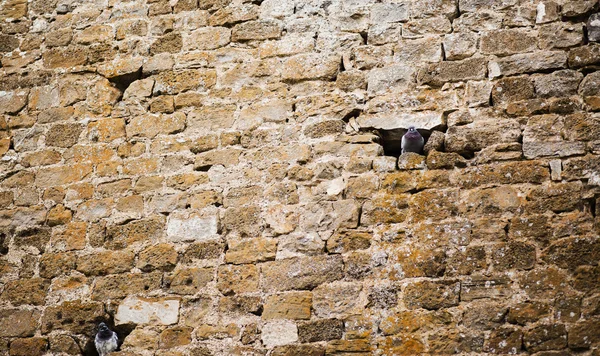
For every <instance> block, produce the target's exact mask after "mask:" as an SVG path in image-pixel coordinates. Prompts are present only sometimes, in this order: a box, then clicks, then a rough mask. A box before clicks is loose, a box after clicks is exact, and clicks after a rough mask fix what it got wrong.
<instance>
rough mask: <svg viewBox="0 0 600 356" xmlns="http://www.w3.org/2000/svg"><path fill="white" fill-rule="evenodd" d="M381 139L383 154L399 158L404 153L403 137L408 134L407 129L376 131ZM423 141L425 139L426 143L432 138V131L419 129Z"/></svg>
mask: <svg viewBox="0 0 600 356" xmlns="http://www.w3.org/2000/svg"><path fill="white" fill-rule="evenodd" d="M376 131H377V133H378V135H379V137H380V138H381V139H380V140H379V143H380V144H381V145H382V146H383V152H384V154H385V155H386V156H394V157H398V156H400V154H401V153H402V136H404V134H405V133H406V131H407V130H405V129H392V130H383V129H378V130H376ZM417 131H419V133H420V134H421V136H423V139H425V143H427V140H429V136H431V131H429V130H422V129H418V130H417Z"/></svg>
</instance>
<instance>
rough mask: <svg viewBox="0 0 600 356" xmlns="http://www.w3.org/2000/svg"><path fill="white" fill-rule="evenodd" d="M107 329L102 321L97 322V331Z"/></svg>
mask: <svg viewBox="0 0 600 356" xmlns="http://www.w3.org/2000/svg"><path fill="white" fill-rule="evenodd" d="M107 330H108V326H106V324H104V323H100V324H98V331H107Z"/></svg>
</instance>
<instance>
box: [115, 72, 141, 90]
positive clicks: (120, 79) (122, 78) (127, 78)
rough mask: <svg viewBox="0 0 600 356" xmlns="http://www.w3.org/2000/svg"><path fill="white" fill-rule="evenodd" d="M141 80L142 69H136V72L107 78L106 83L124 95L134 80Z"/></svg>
mask: <svg viewBox="0 0 600 356" xmlns="http://www.w3.org/2000/svg"><path fill="white" fill-rule="evenodd" d="M139 79H142V68H141V67H140V69H138V70H137V71H136V72H133V73H128V74H124V75H119V76H116V77H112V78H108V81H109V82H111V83H113V84H114V85H115V87H116V88H117V89H119V91H121V94H122V93H125V90H127V88H128V87H129V85H131V83H133V82H135V81H136V80H139Z"/></svg>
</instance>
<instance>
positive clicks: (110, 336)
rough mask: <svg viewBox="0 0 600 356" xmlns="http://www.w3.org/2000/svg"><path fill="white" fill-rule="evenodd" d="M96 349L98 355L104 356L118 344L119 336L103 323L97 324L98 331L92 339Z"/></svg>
mask: <svg viewBox="0 0 600 356" xmlns="http://www.w3.org/2000/svg"><path fill="white" fill-rule="evenodd" d="M94 344H95V345H96V350H97V351H98V354H99V355H100V356H106V355H108V353H110V352H113V351H115V350H116V349H117V346H118V344H119V338H118V337H117V333H116V332H114V331H112V330H110V329H109V328H108V326H106V324H104V323H100V325H98V333H97V334H96V338H95V339H94Z"/></svg>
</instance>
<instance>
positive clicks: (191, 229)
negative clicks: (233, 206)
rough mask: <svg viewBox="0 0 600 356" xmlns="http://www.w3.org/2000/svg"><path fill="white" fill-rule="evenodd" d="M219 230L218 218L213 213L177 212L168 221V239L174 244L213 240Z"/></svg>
mask: <svg viewBox="0 0 600 356" xmlns="http://www.w3.org/2000/svg"><path fill="white" fill-rule="evenodd" d="M218 229H219V220H218V216H217V215H216V214H213V213H207V214H199V213H194V212H186V211H176V212H173V213H172V214H170V215H169V219H168V221H167V237H168V238H169V239H170V240H171V241H174V242H181V241H206V240H209V239H213V238H214V237H215V236H216V234H217V232H218Z"/></svg>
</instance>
